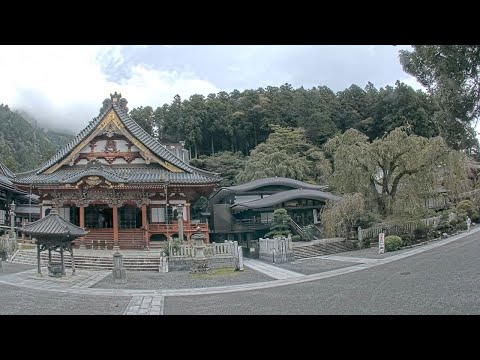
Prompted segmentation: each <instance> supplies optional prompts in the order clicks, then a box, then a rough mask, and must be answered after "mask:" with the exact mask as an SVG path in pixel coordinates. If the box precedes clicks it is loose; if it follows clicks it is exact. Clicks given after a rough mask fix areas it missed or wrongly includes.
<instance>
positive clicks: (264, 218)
mask: <svg viewBox="0 0 480 360" xmlns="http://www.w3.org/2000/svg"><path fill="white" fill-rule="evenodd" d="M260 221H261V222H262V223H264V224H269V223H271V222H272V221H273V212H267V213H261V214H260Z"/></svg>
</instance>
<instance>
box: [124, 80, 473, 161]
mask: <svg viewBox="0 0 480 360" xmlns="http://www.w3.org/2000/svg"><path fill="white" fill-rule="evenodd" d="M438 112H440V108H439V107H438V105H437V104H436V103H435V102H434V101H433V100H432V98H431V96H430V95H428V94H426V93H424V92H422V91H415V90H414V89H413V88H412V87H410V86H408V85H406V84H404V83H401V82H397V83H396V85H395V86H387V87H385V88H380V89H377V88H375V87H374V86H373V85H372V84H371V83H368V84H367V85H366V87H365V88H361V87H359V86H357V85H352V86H350V87H349V88H348V89H345V90H343V91H340V92H337V93H334V92H333V91H332V90H330V89H329V88H328V87H326V86H321V87H315V88H312V89H304V88H303V87H301V88H297V89H294V88H293V87H292V86H291V85H289V84H285V85H282V86H280V87H273V86H269V87H267V88H266V89H263V88H259V89H257V90H245V91H242V92H240V91H237V90H234V91H233V92H231V93H226V92H220V93H218V94H210V95H208V96H207V97H204V96H202V95H192V96H191V97H190V98H189V99H188V100H182V99H181V98H180V97H179V96H176V97H175V99H174V100H173V102H172V103H171V104H164V105H163V106H160V107H157V108H156V109H155V110H154V108H153V107H151V106H145V107H139V108H135V109H132V110H131V112H130V114H131V116H132V117H133V118H134V119H135V120H136V121H137V122H138V123H139V124H140V125H141V126H142V127H143V128H144V129H145V130H146V131H148V132H149V133H151V134H153V135H155V136H158V138H159V139H160V140H161V141H164V142H176V141H180V140H185V141H186V146H187V148H189V149H190V151H191V155H192V158H197V157H199V156H200V155H213V154H215V153H217V152H221V151H231V152H238V151H240V152H242V153H243V155H249V153H250V150H252V149H254V148H255V147H256V146H257V145H258V144H260V143H262V142H264V141H265V140H266V139H267V137H268V136H269V134H270V133H271V132H272V128H271V125H279V126H282V127H303V128H304V129H305V134H306V139H307V141H309V142H310V143H311V144H312V145H316V146H321V145H323V144H324V143H325V142H326V141H327V140H328V139H329V138H331V137H333V136H334V135H335V134H339V133H343V132H345V131H346V130H348V129H349V128H354V129H357V130H359V131H361V132H363V133H364V134H366V135H367V136H368V137H369V139H370V140H374V139H376V138H378V137H382V136H383V135H384V134H386V133H388V132H390V131H392V130H393V129H395V128H396V127H399V126H405V127H407V128H408V129H410V131H412V132H413V133H415V134H417V135H420V136H425V137H432V136H436V135H442V136H443V137H444V138H445V139H446V140H447V142H448V143H449V145H450V146H451V147H452V148H454V149H462V150H463V149H470V148H472V147H475V143H476V139H475V136H474V133H473V132H472V130H471V129H470V128H469V127H466V126H463V125H461V124H459V123H458V122H456V121H455V120H454V119H453V118H451V119H449V118H444V117H441V118H440V117H439V116H438V114H437V113H438Z"/></svg>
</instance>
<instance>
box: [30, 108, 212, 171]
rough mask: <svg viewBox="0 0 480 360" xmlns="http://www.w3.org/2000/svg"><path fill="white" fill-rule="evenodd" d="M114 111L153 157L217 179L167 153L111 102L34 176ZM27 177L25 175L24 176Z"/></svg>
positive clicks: (87, 134)
mask: <svg viewBox="0 0 480 360" xmlns="http://www.w3.org/2000/svg"><path fill="white" fill-rule="evenodd" d="M111 109H114V111H115V112H116V113H117V115H118V117H119V119H120V120H121V121H122V123H123V124H124V125H125V128H126V129H127V130H128V132H130V134H132V135H133V136H134V137H135V138H137V139H138V140H139V141H140V142H142V144H144V145H145V146H146V147H147V148H148V149H149V150H151V151H152V152H153V153H154V154H155V155H157V156H158V157H160V158H161V159H163V160H165V161H167V162H169V163H171V164H173V165H175V166H176V167H178V168H179V169H182V170H184V171H186V172H188V173H200V174H201V175H203V176H204V177H210V178H215V179H216V178H217V175H218V174H217V173H212V172H209V171H205V170H201V169H198V168H196V167H194V166H191V165H189V164H187V163H186V162H184V161H182V160H181V159H179V158H178V157H176V156H175V155H174V154H173V153H171V152H170V151H168V150H167V149H166V148H165V146H164V145H162V144H160V143H159V142H158V141H157V140H155V139H154V138H153V137H151V136H150V135H149V134H148V133H147V132H146V131H145V130H143V129H142V128H141V127H140V125H138V124H137V123H136V122H135V121H134V120H133V119H132V118H131V117H130V116H129V115H128V113H127V111H125V110H124V109H123V108H122V107H121V106H119V105H118V104H117V103H116V102H112V103H111V104H110V105H109V106H108V107H107V108H106V109H105V110H104V111H103V112H102V113H101V114H100V115H99V116H98V117H97V118H94V119H93V120H92V121H91V122H90V123H89V124H88V126H87V127H85V128H84V129H83V130H82V131H81V132H80V133H79V134H78V135H77V136H75V137H74V138H73V139H72V140H71V141H70V142H68V143H67V144H66V145H65V146H64V147H63V148H62V149H60V150H59V151H58V152H57V153H56V154H55V155H53V156H52V157H51V158H50V159H49V160H48V161H47V162H45V163H44V164H43V165H42V166H40V167H39V168H38V169H37V170H36V172H35V174H36V175H39V174H41V173H42V172H43V171H45V170H47V169H48V168H49V167H51V166H52V165H54V164H56V163H57V162H59V161H61V160H62V159H64V158H65V157H66V156H68V154H69V153H70V152H71V151H72V150H73V149H74V148H75V147H76V146H77V145H78V144H80V143H81V142H82V140H84V139H85V138H86V137H87V136H89V135H90V134H91V133H92V132H93V131H94V130H95V128H96V127H97V125H98V124H99V123H100V122H101V121H102V120H103V119H104V117H105V116H106V115H107V114H108V112H109V111H110V110H111ZM25 175H27V174H25Z"/></svg>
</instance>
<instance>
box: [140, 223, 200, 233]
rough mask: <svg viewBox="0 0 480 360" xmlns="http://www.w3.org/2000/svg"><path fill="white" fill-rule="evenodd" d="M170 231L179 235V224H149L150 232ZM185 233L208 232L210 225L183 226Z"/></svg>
mask: <svg viewBox="0 0 480 360" xmlns="http://www.w3.org/2000/svg"><path fill="white" fill-rule="evenodd" d="M167 229H168V231H169V232H170V233H171V234H174V233H178V223H173V224H163V223H162V224H149V225H148V230H149V231H150V232H152V233H156V232H159V233H165V232H167ZM183 231H184V232H195V231H200V232H208V224H205V223H196V224H186V223H184V224H183Z"/></svg>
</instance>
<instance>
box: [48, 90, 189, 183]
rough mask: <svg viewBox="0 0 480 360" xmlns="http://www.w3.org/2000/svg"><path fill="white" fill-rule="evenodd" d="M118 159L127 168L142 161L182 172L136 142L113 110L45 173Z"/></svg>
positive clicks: (110, 162)
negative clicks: (81, 163)
mask: <svg viewBox="0 0 480 360" xmlns="http://www.w3.org/2000/svg"><path fill="white" fill-rule="evenodd" d="M115 99H117V98H116V97H114V98H112V101H118V99H117V100H115ZM100 140H106V143H105V146H103V147H102V148H99V147H98V146H97V143H98V142H99V141H100ZM120 140H122V142H123V143H125V145H126V148H124V149H123V150H119V149H118V141H120ZM132 146H135V147H136V148H137V149H138V150H139V151H132V149H131V148H132ZM88 147H90V151H89V152H82V150H83V149H85V148H88ZM119 158H122V159H124V160H125V162H127V163H128V164H129V163H131V162H132V161H133V160H134V159H136V158H143V159H144V161H145V163H146V164H150V163H151V162H156V163H158V164H160V165H161V166H163V167H164V168H165V169H167V170H169V171H171V172H183V170H181V169H179V168H178V167H176V166H175V165H172V164H170V163H168V162H166V161H164V160H162V159H160V158H159V157H158V156H156V155H155V154H153V153H152V152H151V151H150V150H149V149H148V148H147V147H146V146H145V145H143V144H142V142H141V141H140V140H138V139H136V138H135V137H134V136H133V135H132V134H130V132H129V131H128V130H127V129H125V126H124V124H123V123H122V121H121V120H120V119H119V117H118V115H117V113H116V112H115V110H114V109H110V111H109V112H108V113H107V114H106V115H105V116H104V118H103V120H102V121H101V122H100V123H99V124H98V126H97V127H96V129H95V130H94V131H93V132H92V133H91V134H90V135H89V136H87V137H86V138H85V139H84V140H83V141H82V142H80V143H79V144H78V145H77V146H76V147H75V148H74V149H73V150H72V151H71V152H70V154H69V155H68V156H67V157H65V158H64V159H63V160H62V161H60V162H58V163H57V164H55V165H53V166H51V167H50V168H49V169H47V170H46V171H45V172H44V173H45V174H51V173H53V172H55V171H56V170H58V169H59V168H60V167H62V166H63V165H65V164H69V165H75V164H77V163H78V162H79V161H80V160H82V159H87V160H88V161H92V160H95V159H105V161H106V162H107V163H109V164H113V163H114V162H115V161H116V160H117V159H119Z"/></svg>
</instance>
